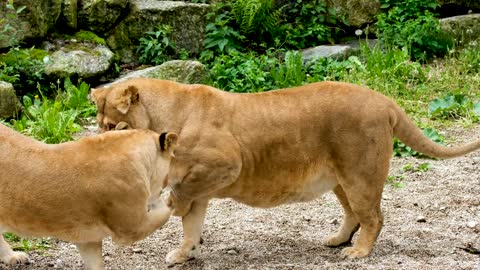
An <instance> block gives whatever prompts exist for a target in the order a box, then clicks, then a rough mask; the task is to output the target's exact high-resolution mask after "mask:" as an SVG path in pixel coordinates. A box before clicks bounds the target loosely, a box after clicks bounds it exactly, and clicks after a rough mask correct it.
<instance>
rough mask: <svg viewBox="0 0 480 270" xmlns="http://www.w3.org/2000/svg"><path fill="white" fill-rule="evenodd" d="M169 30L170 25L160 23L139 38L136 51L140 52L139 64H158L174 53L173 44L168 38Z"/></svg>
mask: <svg viewBox="0 0 480 270" xmlns="http://www.w3.org/2000/svg"><path fill="white" fill-rule="evenodd" d="M171 32H172V28H171V27H170V26H168V25H161V26H158V27H156V28H155V30H154V31H148V32H146V36H145V37H142V38H140V39H139V42H140V44H139V45H138V47H137V53H139V54H140V59H139V60H140V63H141V64H154V65H160V64H162V63H163V62H165V61H167V60H170V59H171V58H172V57H173V56H174V55H176V48H175V44H174V43H173V42H172V41H171V40H170V38H169V34H170V33H171Z"/></svg>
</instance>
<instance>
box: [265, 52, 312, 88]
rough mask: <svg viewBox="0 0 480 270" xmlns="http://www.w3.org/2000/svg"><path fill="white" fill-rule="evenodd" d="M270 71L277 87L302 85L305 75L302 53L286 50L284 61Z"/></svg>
mask: <svg viewBox="0 0 480 270" xmlns="http://www.w3.org/2000/svg"><path fill="white" fill-rule="evenodd" d="M270 72H271V75H272V78H273V81H274V82H275V86H276V87H277V88H287V87H292V86H299V85H302V84H303V83H305V81H306V75H307V71H306V69H305V68H304V65H303V58H302V54H301V53H299V52H297V51H288V52H287V53H286V54H285V61H284V62H283V63H278V64H277V65H276V66H275V67H273V68H272V69H271V71H270Z"/></svg>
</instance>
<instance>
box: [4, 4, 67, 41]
mask: <svg viewBox="0 0 480 270" xmlns="http://www.w3.org/2000/svg"><path fill="white" fill-rule="evenodd" d="M62 1H63V0H15V1H14V5H15V8H20V7H21V6H26V7H27V8H25V9H24V10H23V11H22V12H20V14H18V15H17V16H16V18H14V19H12V18H9V19H8V21H9V23H10V24H11V25H12V26H13V27H14V28H15V29H18V30H20V31H18V32H17V36H16V37H15V42H16V43H15V44H18V43H20V42H22V41H24V40H25V39H34V38H35V39H38V38H41V37H43V36H45V35H46V34H47V33H48V32H49V31H50V30H52V29H53V28H54V26H55V23H56V22H57V19H58V17H59V16H60V12H61V6H62ZM5 2H6V1H2V3H1V4H0V18H8V16H7V14H10V13H12V10H10V9H7V8H6V6H5ZM2 27H3V26H2ZM13 33H14V32H11V33H7V34H12V35H13ZM15 44H9V42H8V40H5V39H1V40H0V48H5V47H8V46H10V45H15Z"/></svg>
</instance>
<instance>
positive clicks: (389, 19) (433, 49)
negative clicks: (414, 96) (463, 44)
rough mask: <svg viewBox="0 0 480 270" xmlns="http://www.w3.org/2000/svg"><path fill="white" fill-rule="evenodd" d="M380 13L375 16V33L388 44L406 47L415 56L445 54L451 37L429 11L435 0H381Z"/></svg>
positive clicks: (426, 57)
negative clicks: (381, 10) (382, 11)
mask: <svg viewBox="0 0 480 270" xmlns="http://www.w3.org/2000/svg"><path fill="white" fill-rule="evenodd" d="M380 2H381V3H382V8H383V9H384V11H385V12H384V13H381V14H380V15H378V16H377V19H378V21H377V24H376V26H377V31H378V33H377V35H378V36H379V37H380V40H381V41H382V42H383V43H384V44H385V45H387V46H390V47H407V48H409V51H410V53H411V55H412V57H414V58H415V59H421V60H425V59H428V58H431V57H432V56H442V55H445V54H446V53H447V52H448V50H449V48H452V47H453V45H454V44H453V39H452V38H450V37H449V36H448V35H447V34H446V33H444V32H442V30H441V29H440V23H439V22H438V20H437V19H436V18H435V16H434V14H433V11H434V10H435V9H436V8H437V7H438V6H439V4H438V3H437V2H436V0H382V1H380Z"/></svg>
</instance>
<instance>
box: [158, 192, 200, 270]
mask: <svg viewBox="0 0 480 270" xmlns="http://www.w3.org/2000/svg"><path fill="white" fill-rule="evenodd" d="M207 206H208V199H202V200H196V201H193V203H192V207H191V209H190V211H189V212H188V213H187V215H185V216H184V217H183V218H182V223H183V232H184V237H183V242H182V244H181V245H180V247H178V248H177V249H174V250H172V251H171V252H169V253H168V254H167V257H166V259H165V260H166V262H167V264H168V265H174V264H178V263H183V262H186V261H188V260H190V259H193V258H195V257H196V256H198V253H199V252H200V240H201V235H202V227H203V222H204V220H205V214H206V212H207Z"/></svg>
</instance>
